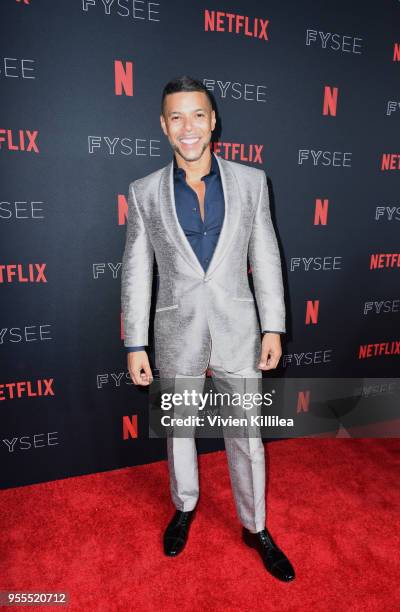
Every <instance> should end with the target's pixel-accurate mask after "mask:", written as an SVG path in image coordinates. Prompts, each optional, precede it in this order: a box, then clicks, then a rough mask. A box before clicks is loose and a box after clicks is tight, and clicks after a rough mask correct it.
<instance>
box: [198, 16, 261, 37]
mask: <svg viewBox="0 0 400 612" xmlns="http://www.w3.org/2000/svg"><path fill="white" fill-rule="evenodd" d="M268 24H269V20H268V19H260V18H259V17H248V16H247V15H236V14H235V13H223V12H222V11H209V10H205V11H204V30H205V31H206V32H230V33H231V34H244V35H245V36H250V37H252V38H258V39H260V40H267V41H268V35H267V27H268Z"/></svg>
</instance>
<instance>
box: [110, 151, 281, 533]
mask: <svg viewBox="0 0 400 612" xmlns="http://www.w3.org/2000/svg"><path fill="white" fill-rule="evenodd" d="M212 154H213V155H214V153H212ZM217 161H218V164H219V168H220V174H221V181H222V188H223V192H224V200H225V216H224V221H223V225H222V229H221V233H220V236H219V239H218V243H217V246H216V248H215V251H214V254H213V256H212V259H211V261H210V264H209V266H208V269H207V271H206V272H205V271H204V270H203V268H202V266H201V264H200V262H199V260H198V259H197V257H196V255H195V253H194V251H193V250H192V247H191V245H190V243H189V241H188V240H187V238H186V236H185V233H184V231H183V229H182V227H181V225H180V223H179V220H178V217H177V214H176V209H175V198H174V184H173V161H171V162H170V163H169V164H168V165H167V166H165V167H163V168H161V169H159V170H157V171H155V172H153V173H151V174H149V175H148V176H146V177H144V178H142V179H138V180H136V181H134V182H132V183H131V184H130V185H129V197H128V204H129V210H128V223H127V233H126V244H125V250H124V254H123V260H122V291H121V306H122V316H123V325H124V344H125V346H137V345H147V344H148V329H149V314H150V305H151V289H152V278H153V260H154V257H155V258H156V260H157V265H158V271H159V290H158V294H157V302H156V305H155V306H156V310H155V320H154V350H155V365H156V367H158V369H159V373H160V378H165V379H167V378H168V379H170V378H173V379H175V386H176V388H177V389H179V388H180V387H181V386H182V385H185V384H186V383H187V382H190V384H191V385H193V378H192V379H190V377H197V378H198V383H197V385H198V386H199V388H201V387H202V385H203V383H204V375H205V371H206V369H207V367H210V370H211V374H212V376H213V381H215V383H216V386H217V387H218V388H234V387H235V384H236V383H235V382H234V381H236V382H237V381H238V380H239V379H242V380H243V385H244V386H245V387H246V388H248V386H249V384H250V385H251V384H253V385H254V383H255V384H256V386H257V384H258V383H259V381H260V379H261V371H260V370H259V369H258V368H257V364H258V362H259V359H260V352H261V333H260V332H261V330H271V331H280V332H285V331H286V328H285V303H284V292H283V281H282V269H281V258H280V253H279V248H278V243H277V239H276V235H275V231H274V228H273V225H272V222H271V215H270V207H269V194H268V186H267V180H266V175H265V172H264V171H262V170H259V169H256V168H252V167H249V166H245V165H242V164H239V163H236V162H232V161H228V160H225V159H223V158H219V157H217ZM247 256H248V257H249V262H250V266H251V271H252V278H253V285H254V292H255V298H256V303H255V301H254V298H253V295H252V292H251V290H250V287H249V281H248V269H247ZM257 309H258V316H259V321H258V318H257ZM260 325H261V329H260ZM188 377H189V378H188ZM182 379H183V380H182ZM185 379H186V381H185ZM189 379H190V381H189ZM251 381H252V382H251ZM191 388H193V386H192V387H191ZM224 435H225V432H224ZM225 447H226V451H227V457H228V465H229V470H230V477H231V482H232V488H233V493H234V498H235V503H236V508H237V512H238V516H239V518H240V520H241V522H242V523H243V525H245V526H246V527H247V528H248V529H251V530H252V531H259V530H261V529H263V528H264V523H265V460H264V459H265V458H264V447H263V444H262V440H261V438H260V437H259V436H247V437H240V438H234V437H225ZM167 449H168V465H169V473H170V487H171V495H172V500H173V502H174V504H175V506H176V507H177V508H178V509H179V510H191V509H193V508H194V507H195V505H196V503H197V499H198V495H199V490H198V473H197V453H196V447H195V440H194V439H193V438H192V437H188V438H184V437H181V438H179V437H172V438H169V439H168V441H167Z"/></svg>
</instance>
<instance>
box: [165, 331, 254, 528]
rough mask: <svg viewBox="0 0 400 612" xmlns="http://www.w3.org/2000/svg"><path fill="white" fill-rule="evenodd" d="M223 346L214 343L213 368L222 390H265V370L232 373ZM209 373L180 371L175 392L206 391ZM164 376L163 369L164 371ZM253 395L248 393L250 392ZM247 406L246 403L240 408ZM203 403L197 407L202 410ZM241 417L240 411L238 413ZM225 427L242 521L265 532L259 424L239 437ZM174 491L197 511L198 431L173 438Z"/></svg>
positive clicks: (177, 500)
mask: <svg viewBox="0 0 400 612" xmlns="http://www.w3.org/2000/svg"><path fill="white" fill-rule="evenodd" d="M220 363H221V360H220V359H219V357H218V354H217V351H216V349H215V347H214V346H213V344H212V343H211V350H210V358H209V365H208V369H209V370H210V371H211V376H212V381H213V384H214V386H215V388H216V391H217V392H218V393H230V394H232V393H234V394H236V393H237V392H238V391H239V392H240V393H247V394H248V393H259V392H260V381H261V378H262V372H261V370H256V369H255V368H252V367H247V368H244V369H242V370H238V371H235V372H227V371H226V370H225V369H224V368H223V367H222V366H221V365H220ZM205 376H206V372H205V371H204V372H203V373H202V374H201V375H199V376H186V375H184V374H179V373H177V374H176V375H175V377H174V379H173V386H174V392H175V393H183V391H184V389H191V390H193V389H194V390H196V391H197V392H198V393H201V392H202V390H203V388H204V382H205ZM160 377H162V372H161V371H160ZM247 397H248V396H247ZM240 409H241V410H242V408H240ZM197 411H198V407H196V406H194V407H193V408H192V414H197ZM235 416H236V415H235ZM229 431H230V433H229V435H228V428H227V427H223V436H224V443H225V450H226V455H227V461H228V467H229V474H230V481H231V486H232V491H233V496H234V501H235V506H236V512H237V515H238V517H239V519H240V521H241V523H242V524H243V525H244V526H245V527H246V528H247V529H249V530H250V531H253V532H254V531H261V530H262V529H264V527H265V456H264V445H263V442H262V438H261V435H260V432H259V428H258V426H257V427H256V428H254V425H253V426H251V425H249V426H248V427H247V426H244V431H241V434H240V437H233V435H232V429H230V430H229ZM185 435H186V433H185ZM167 454H168V468H169V477H170V491H171V497H172V501H173V503H174V505H175V506H176V508H177V509H178V510H181V511H189V510H193V509H194V508H195V506H196V504H197V501H198V497H199V475H198V462H197V449H196V443H195V437H194V435H190V436H189V437H177V436H168V437H167Z"/></svg>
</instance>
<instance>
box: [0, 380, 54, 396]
mask: <svg viewBox="0 0 400 612" xmlns="http://www.w3.org/2000/svg"><path fill="white" fill-rule="evenodd" d="M53 382H54V378H43V379H39V380H35V381H30V380H20V381H18V382H10V383H4V384H0V401H1V400H6V399H8V400H14V399H21V397H24V396H26V397H45V396H46V395H52V396H54V395H55V393H54V389H53Z"/></svg>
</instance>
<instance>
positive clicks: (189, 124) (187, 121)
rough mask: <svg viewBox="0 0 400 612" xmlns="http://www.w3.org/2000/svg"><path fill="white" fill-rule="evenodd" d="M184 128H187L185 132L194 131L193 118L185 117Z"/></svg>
mask: <svg viewBox="0 0 400 612" xmlns="http://www.w3.org/2000/svg"><path fill="white" fill-rule="evenodd" d="M184 128H185V132H191V131H192V120H191V119H189V118H188V119H185V121H184Z"/></svg>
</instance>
